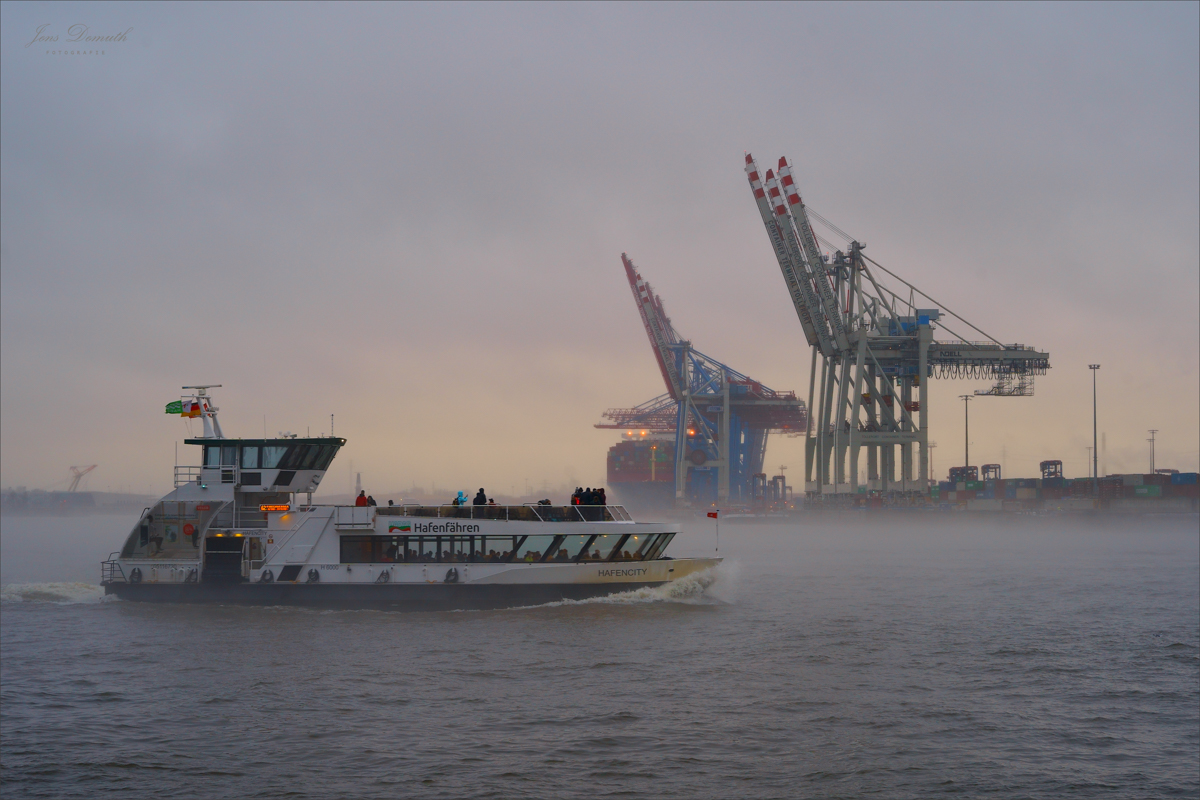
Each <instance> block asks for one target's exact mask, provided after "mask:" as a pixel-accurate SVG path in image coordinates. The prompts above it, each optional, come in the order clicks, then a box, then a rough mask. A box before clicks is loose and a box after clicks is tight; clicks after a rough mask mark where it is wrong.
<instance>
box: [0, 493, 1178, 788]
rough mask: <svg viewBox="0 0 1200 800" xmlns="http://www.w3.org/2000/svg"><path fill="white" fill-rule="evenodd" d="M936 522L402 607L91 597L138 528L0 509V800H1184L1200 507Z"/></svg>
mask: <svg viewBox="0 0 1200 800" xmlns="http://www.w3.org/2000/svg"><path fill="white" fill-rule="evenodd" d="M949 516H950V515H947V517H949ZM921 517H922V518H904V517H900V518H898V519H897V518H894V517H889V516H883V515H880V516H878V517H869V516H865V515H860V516H859V517H857V518H852V517H845V516H838V517H834V516H830V517H820V518H816V519H815V520H813V521H810V522H808V523H805V524H800V525H792V526H784V525H761V526H755V525H731V524H726V525H722V527H721V532H720V535H721V538H720V547H721V555H723V556H725V557H726V558H727V561H726V562H725V563H724V564H722V566H721V567H720V568H719V569H718V571H717V573H716V575H715V576H710V578H709V579H705V580H702V581H693V582H688V583H686V584H685V585H681V586H674V587H671V588H669V589H665V590H653V591H645V590H644V591H641V592H638V593H635V594H633V595H627V596H618V597H615V598H609V599H607V600H604V601H599V602H589V603H568V604H556V605H552V606H544V607H539V608H529V609H520V610H509V611H498V612H472V613H444V614H423V613H413V614H404V613H386V612H313V611H305V610H299V609H290V608H267V609H248V608H234V607H207V608H202V607H180V606H149V605H142V604H136V603H125V602H98V598H99V594H98V590H97V588H96V587H95V575H96V572H97V570H98V567H97V565H96V563H95V561H93V560H92V559H94V558H96V555H95V554H96V553H102V552H107V551H108V550H109V549H111V547H115V546H116V540H115V539H114V540H112V541H113V544H112V545H109V544H107V543H106V537H107V535H108V533H110V532H118V538H120V536H123V533H124V530H123V529H124V527H125V526H124V525H121V526H118V525H116V522H115V518H101V519H95V518H83V519H78V520H75V521H73V523H72V524H71V525H70V526H67V525H61V524H57V523H56V524H55V525H48V524H46V520H39V519H36V518H29V517H25V518H18V517H12V516H5V517H3V518H2V520H0V523H2V528H0V545H2V546H3V551H2V555H3V566H4V570H5V572H4V579H3V580H4V582H5V585H4V588H3V590H2V592H3V602H2V604H0V613H2V616H3V625H2V626H0V635H2V642H0V644H2V647H0V663H2V666H3V669H2V670H0V678H2V686H0V699H2V703H0V710H2V715H0V763H2V765H3V780H4V795H5V797H10V796H11V797H97V796H114V797H116V796H123V797H131V796H132V797H155V796H163V795H166V794H170V795H174V796H180V797H214V796H216V797H231V796H238V797H241V796H264V797H266V796H278V795H280V794H284V793H287V794H288V796H292V797H302V798H308V797H314V798H315V797H338V796H349V795H353V796H363V797H460V796H473V797H512V796H530V797H584V796H586V797H594V796H597V795H608V794H618V793H619V794H622V795H623V796H630V797H698V796H703V797H714V796H721V797H730V796H744V797H858V796H862V795H864V794H871V793H875V794H879V795H880V796H886V797H913V798H920V797H939V796H946V795H954V796H964V795H965V796H978V795H983V794H987V795H989V796H998V797H1029V796H1033V797H1047V798H1057V797H1106V796H1112V797H1149V796H1154V797H1173V796H1180V797H1194V796H1195V795H1196V793H1197V791H1200V766H1198V764H1200V758H1198V757H1200V576H1198V574H1197V569H1196V564H1197V562H1198V560H1200V541H1198V537H1197V535H1196V520H1195V517H1180V518H1175V519H1172V518H1157V519H1136V518H1125V519H1115V520H1114V519H1110V520H1105V521H1095V520H1080V519H1076V520H1070V519H1063V518H1059V519H1027V520H1025V521H1023V522H1021V523H1012V522H1009V523H1003V524H1001V523H996V522H981V521H978V520H976V521H970V520H966V521H964V520H962V519H959V518H958V516H957V515H955V516H954V518H952V519H950V518H946V519H943V518H941V517H933V518H930V517H929V515H921ZM50 541H57V542H59V543H63V544H69V545H70V547H67V548H65V549H64V550H65V552H66V553H67V555H66V556H65V557H64V566H63V567H62V568H61V570H60V571H59V573H57V574H56V573H55V572H54V570H53V568H51V567H50V563H49V562H48V561H46V560H44V559H41V558H40V557H39V555H38V554H37V548H38V543H39V542H41V543H43V544H46V543H48V542H50ZM714 546H715V541H714V529H713V527H712V526H711V525H706V524H703V523H695V524H688V525H687V526H685V530H684V532H683V534H681V535H680V536H679V537H678V538H677V540H676V542H675V543H673V544H672V546H671V548H670V551H669V552H670V554H673V555H675V556H686V555H703V554H708V553H711V552H712V551H713V548H714ZM55 579H57V580H63V581H71V580H84V581H90V582H91V585H92V588H90V589H89V588H88V586H87V585H86V584H71V583H67V584H64V583H42V582H40V581H46V580H55ZM710 580H711V582H710Z"/></svg>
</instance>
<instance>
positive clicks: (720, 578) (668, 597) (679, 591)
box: [531, 562, 738, 608]
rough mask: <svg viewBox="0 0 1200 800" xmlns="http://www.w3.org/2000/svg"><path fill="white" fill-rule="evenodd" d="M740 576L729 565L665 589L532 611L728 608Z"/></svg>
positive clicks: (644, 590)
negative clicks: (664, 605)
mask: <svg viewBox="0 0 1200 800" xmlns="http://www.w3.org/2000/svg"><path fill="white" fill-rule="evenodd" d="M737 574H738V569H737V565H736V564H730V563H728V562H726V563H723V564H720V565H718V566H715V567H710V568H708V569H706V570H703V571H702V572H696V573H693V574H691V575H686V576H684V577H682V578H679V579H678V580H674V581H671V582H670V583H666V584H663V585H662V586H652V587H644V588H641V589H633V590H631V591H628V592H618V593H617V594H609V595H604V596H603V597H589V598H587V599H586V600H559V601H557V602H554V603H545V604H544V605H540V606H531V607H532V608H548V607H554V606H589V605H637V604H642V603H682V604H685V605H727V604H730V603H732V602H733V601H734V599H733V598H734V592H733V588H734V585H735V584H736V579H737Z"/></svg>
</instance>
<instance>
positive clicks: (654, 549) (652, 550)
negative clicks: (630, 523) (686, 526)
mask: <svg viewBox="0 0 1200 800" xmlns="http://www.w3.org/2000/svg"><path fill="white" fill-rule="evenodd" d="M674 537H675V534H673V533H660V534H658V538H657V539H656V540H655V542H654V543H653V544H648V545H646V548H645V553H646V555H645V556H643V558H646V559H654V558H658V557H659V555H661V554H662V551H663V550H665V549H666V548H667V544H669V543H670V541H671V539H673V538H674Z"/></svg>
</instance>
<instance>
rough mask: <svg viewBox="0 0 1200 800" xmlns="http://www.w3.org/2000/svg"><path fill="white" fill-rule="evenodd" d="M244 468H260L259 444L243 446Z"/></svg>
mask: <svg viewBox="0 0 1200 800" xmlns="http://www.w3.org/2000/svg"><path fill="white" fill-rule="evenodd" d="M242 469H258V446H257V445H255V446H249V445H247V446H246V447H243V448H242Z"/></svg>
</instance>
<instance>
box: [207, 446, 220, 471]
mask: <svg viewBox="0 0 1200 800" xmlns="http://www.w3.org/2000/svg"><path fill="white" fill-rule="evenodd" d="M204 466H206V467H219V466H221V447H220V445H212V444H209V445H205V446H204Z"/></svg>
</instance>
